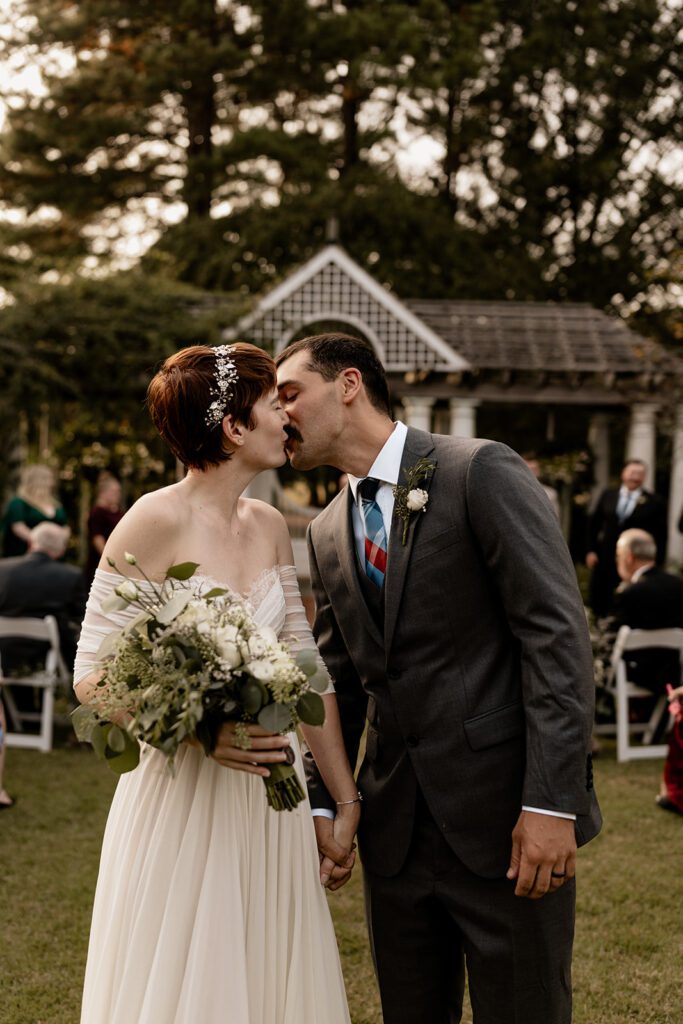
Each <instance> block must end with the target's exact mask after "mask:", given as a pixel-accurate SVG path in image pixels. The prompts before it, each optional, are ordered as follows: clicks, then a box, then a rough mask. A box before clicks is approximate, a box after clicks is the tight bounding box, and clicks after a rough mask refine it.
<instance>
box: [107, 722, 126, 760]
mask: <svg viewBox="0 0 683 1024" xmlns="http://www.w3.org/2000/svg"><path fill="white" fill-rule="evenodd" d="M107 746H108V747H109V749H110V750H113V751H114V752H115V753H116V754H121V753H123V751H124V750H125V749H126V734H125V733H124V732H123V730H122V729H120V728H119V727H118V725H112V727H111V729H110V730H109V735H108V736H107Z"/></svg>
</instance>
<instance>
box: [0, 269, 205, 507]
mask: <svg viewBox="0 0 683 1024" xmlns="http://www.w3.org/2000/svg"><path fill="white" fill-rule="evenodd" d="M203 298H204V297H203V296H202V294H201V293H199V292H197V290H196V289H192V288H187V287H183V286H179V285H178V284H176V283H173V282H169V281H168V280H164V279H161V278H152V277H144V276H142V275H141V274H139V273H135V272H131V273H128V274H120V275H117V276H115V277H112V278H108V279H106V280H103V281H99V280H88V279H76V280H75V281H74V282H73V283H72V284H69V285H52V286H40V287H36V286H32V287H27V288H25V289H23V291H22V292H21V294H20V295H19V298H18V301H17V302H16V303H15V304H14V305H10V306H7V307H5V308H4V309H2V310H0V344H3V345H4V348H5V351H6V352H7V353H8V355H9V356H10V358H8V359H6V360H3V363H2V369H1V370H0V374H1V375H2V376H1V377H0V381H1V382H2V384H3V385H4V386H3V398H2V401H3V403H6V404H3V405H1V406H0V409H3V410H4V409H6V413H5V416H6V421H7V428H8V429H7V434H6V435H5V437H6V439H7V440H6V441H5V443H6V444H7V445H8V446H16V445H17V444H19V443H20V442H21V443H22V444H24V445H25V448H26V451H25V453H24V454H28V455H29V456H31V457H32V458H34V459H36V458H41V457H43V456H44V454H45V453H44V452H41V451H40V450H39V433H40V431H39V424H40V420H41V417H47V419H48V420H49V448H50V450H51V453H52V458H53V459H54V460H55V461H56V464H57V465H58V467H59V468H60V470H61V472H62V482H63V484H64V485H65V487H66V490H67V493H68V492H69V489H70V484H71V482H73V483H74V485H77V482H78V480H79V478H80V477H81V476H83V477H84V478H85V479H87V480H90V481H93V480H94V479H95V478H96V476H97V471H98V470H99V469H102V468H110V469H113V470H114V471H115V472H117V473H118V474H121V475H122V476H124V477H128V478H135V479H136V480H137V482H138V483H142V482H143V480H144V477H145V475H146V473H148V472H150V471H151V472H155V473H157V474H159V473H162V472H163V468H164V466H168V467H169V468H171V463H170V462H169V461H168V455H167V454H166V452H165V448H164V446H163V445H162V444H161V442H160V441H159V440H158V438H157V437H156V432H155V431H154V429H153V428H152V425H151V423H150V420H149V417H148V415H147V411H146V408H145V404H144V399H145V391H146V388H147V384H148V383H149V380H150V378H151V376H152V374H153V373H154V370H155V369H156V367H157V365H158V364H159V362H160V361H161V360H162V359H164V358H165V357H166V356H167V355H169V354H170V353H171V352H173V351H175V350H176V349H177V348H179V347H181V346H183V345H190V344H195V343H211V342H216V341H217V340H218V329H217V326H216V323H215V313H214V311H213V308H212V307H211V306H210V305H208V306H207V305H202V302H203ZM19 410H21V417H22V418H23V419H24V420H25V423H26V432H25V436H24V437H23V438H22V437H20V435H19V430H18V428H19V423H20V416H19ZM10 428H11V429H10ZM159 463H161V465H159ZM0 465H2V468H3V470H4V473H5V478H4V479H3V480H2V481H0V483H1V484H2V485H4V487H5V488H6V487H7V486H8V483H9V480H8V473H9V471H10V468H9V464H8V463H6V462H5V461H4V460H2V462H1V463H0ZM72 497H73V498H74V500H75V495H74V494H72Z"/></svg>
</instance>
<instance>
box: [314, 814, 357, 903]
mask: <svg viewBox="0 0 683 1024" xmlns="http://www.w3.org/2000/svg"><path fill="white" fill-rule="evenodd" d="M359 820H360V805H359V804H349V805H346V806H342V807H340V808H338V810H337V815H336V817H335V818H334V821H332V820H331V819H330V818H322V817H314V819H313V821H314V823H315V831H316V838H317V841H318V851H319V854H320V881H321V882H322V884H323V885H324V886H325V888H326V889H329V890H330V891H331V892H334V891H335V890H336V889H341V887H342V886H343V885H346V883H347V882H348V880H349V878H350V877H351V872H352V870H353V866H354V864H355V862H356V852H355V851H356V844H355V842H354V838H355V835H356V831H357V829H358V822H359Z"/></svg>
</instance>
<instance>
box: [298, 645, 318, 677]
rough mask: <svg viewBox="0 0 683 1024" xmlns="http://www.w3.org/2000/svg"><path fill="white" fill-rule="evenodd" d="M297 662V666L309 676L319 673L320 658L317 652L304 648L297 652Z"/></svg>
mask: <svg viewBox="0 0 683 1024" xmlns="http://www.w3.org/2000/svg"><path fill="white" fill-rule="evenodd" d="M295 660H296V663H297V666H298V667H299V668H300V669H301V671H302V672H303V673H304V674H305V675H307V676H313V675H315V673H316V672H317V671H318V658H317V654H316V652H315V651H311V650H309V649H308V648H304V649H303V650H301V651H298V652H297V655H296V659H295Z"/></svg>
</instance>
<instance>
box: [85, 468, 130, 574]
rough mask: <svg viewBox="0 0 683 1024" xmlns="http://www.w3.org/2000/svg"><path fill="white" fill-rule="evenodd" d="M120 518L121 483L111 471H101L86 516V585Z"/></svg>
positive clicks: (121, 512)
mask: <svg viewBox="0 0 683 1024" xmlns="http://www.w3.org/2000/svg"><path fill="white" fill-rule="evenodd" d="M121 519H123V509H122V508H121V484H120V483H119V481H118V480H117V479H116V477H115V476H112V474H111V473H103V474H102V475H101V476H100V478H99V480H98V481H97V490H96V492H95V504H94V505H93V507H92V508H91V509H90V515H89V516H88V561H87V564H86V567H85V581H86V584H87V585H88V587H90V584H91V583H92V581H93V576H94V575H95V570H96V569H97V566H98V565H99V564H100V558H101V557H102V552H103V551H104V545H105V544H106V543H107V539H108V538H109V536H110V534H111V533H112V531H113V529H114V527H115V526H116V524H117V523H118V522H120V520H121Z"/></svg>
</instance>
